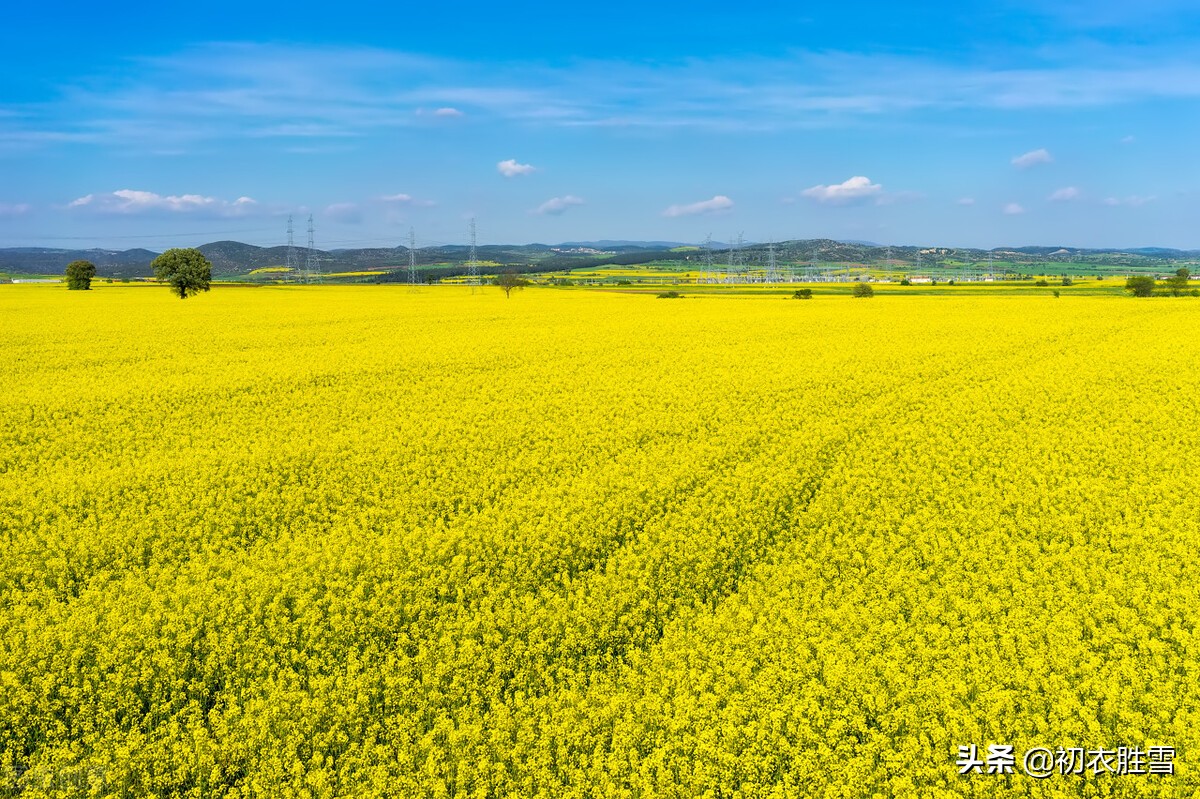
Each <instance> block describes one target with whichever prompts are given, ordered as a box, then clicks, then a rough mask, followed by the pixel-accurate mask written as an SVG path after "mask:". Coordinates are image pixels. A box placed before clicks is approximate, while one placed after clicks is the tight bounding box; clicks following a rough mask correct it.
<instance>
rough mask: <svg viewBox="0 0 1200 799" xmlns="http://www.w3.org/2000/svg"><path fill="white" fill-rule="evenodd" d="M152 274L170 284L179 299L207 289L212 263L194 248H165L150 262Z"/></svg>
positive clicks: (210, 278)
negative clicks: (165, 249) (164, 250)
mask: <svg viewBox="0 0 1200 799" xmlns="http://www.w3.org/2000/svg"><path fill="white" fill-rule="evenodd" d="M150 266H151V267H152V268H153V269H154V276H155V277H156V278H158V279H159V280H160V281H162V282H164V283H169V284H170V285H171V290H172V291H173V292H175V293H176V294H178V295H179V299H181V300H183V299H187V298H188V297H190V296H192V295H193V294H198V293H200V292H201V291H208V288H209V285H208V284H209V282H210V281H211V280H212V264H211V263H209V262H208V259H207V258H205V257H204V253H202V252H200V251H199V250H196V249H173V250H167V251H166V252H164V253H163V254H162V255H160V256H158V257H157V258H155V259H154V261H153V262H152V263H151V264H150Z"/></svg>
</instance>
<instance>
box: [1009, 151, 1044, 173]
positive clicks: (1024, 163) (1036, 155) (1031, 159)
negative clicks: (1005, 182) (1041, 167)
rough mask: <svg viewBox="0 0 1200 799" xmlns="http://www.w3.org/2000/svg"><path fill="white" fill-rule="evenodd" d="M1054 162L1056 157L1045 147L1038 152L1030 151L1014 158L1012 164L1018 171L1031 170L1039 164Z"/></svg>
mask: <svg viewBox="0 0 1200 799" xmlns="http://www.w3.org/2000/svg"><path fill="white" fill-rule="evenodd" d="M1053 161H1054V157H1053V156H1052V155H1050V151H1049V150H1047V149H1046V148H1044V147H1043V148H1041V149H1038V150H1030V151H1029V152H1027V153H1024V154H1022V155H1018V156H1014V157H1013V159H1012V164H1013V166H1015V167H1016V168H1017V169H1029V168H1030V167H1035V166H1037V165H1038V164H1049V163H1052V162H1053Z"/></svg>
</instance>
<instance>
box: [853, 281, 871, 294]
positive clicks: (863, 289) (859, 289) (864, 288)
mask: <svg viewBox="0 0 1200 799" xmlns="http://www.w3.org/2000/svg"><path fill="white" fill-rule="evenodd" d="M854 296H855V297H874V296H875V289H873V288H871V284H870V283H855V284H854Z"/></svg>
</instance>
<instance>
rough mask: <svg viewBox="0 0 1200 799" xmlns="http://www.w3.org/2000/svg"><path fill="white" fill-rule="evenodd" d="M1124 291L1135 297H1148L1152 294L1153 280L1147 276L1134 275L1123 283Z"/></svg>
mask: <svg viewBox="0 0 1200 799" xmlns="http://www.w3.org/2000/svg"><path fill="white" fill-rule="evenodd" d="M1125 290H1126V291H1128V292H1130V293H1132V294H1133V296H1135V297H1149V296H1152V295H1153V294H1154V278H1152V277H1151V276H1149V275H1134V276H1133V277H1131V278H1129V279H1128V280H1126V281H1125Z"/></svg>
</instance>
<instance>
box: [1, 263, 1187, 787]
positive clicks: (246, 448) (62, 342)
mask: <svg viewBox="0 0 1200 799" xmlns="http://www.w3.org/2000/svg"><path fill="white" fill-rule="evenodd" d="M0 320H3V325H4V343H3V346H2V347H0V540H2V542H3V556H2V557H0V687H2V688H3V690H2V691H0V794H5V795H19V796H22V797H48V796H85V795H95V796H149V795H154V796H192V797H209V796H221V797H277V796H287V797H333V796H356V797H390V796H430V797H439V796H440V797H451V796H454V797H481V798H482V797H513V798H515V797H599V796H605V797H607V796H615V797H630V798H631V799H632V798H633V797H699V796H706V797H791V796H814V797H845V799H852V798H856V797H875V796H878V797H939V798H946V799H948V798H949V797H959V796H972V797H1006V796H1029V797H1060V796H1061V797H1108V796H1114V797H1116V796H1161V797H1177V796H1187V795H1191V794H1192V793H1194V792H1196V791H1198V790H1200V772H1198V771H1197V769H1198V768H1200V637H1198V634H1197V629H1196V627H1197V623H1198V622H1200V469H1198V468H1197V465H1198V464H1200V437H1198V436H1197V435H1196V421H1197V418H1198V417H1200V401H1198V397H1200V366H1197V361H1196V357H1195V345H1196V342H1197V341H1200V336H1198V335H1197V333H1198V322H1200V305H1197V303H1196V302H1194V301H1192V300H1190V299H1189V298H1179V299H1170V298H1161V299H1150V300H1144V301H1139V300H1133V299H1130V298H1126V297H1121V296H1103V295H1083V294H1080V295H1072V294H1071V293H1070V292H1069V291H1067V290H1064V291H1063V296H1062V297H1061V298H1053V297H1051V296H1048V295H1047V294H1046V292H1045V291H1042V292H1039V293H1037V294H1029V295H1021V294H1017V293H1013V294H1008V293H1004V294H999V293H998V294H995V295H988V294H987V293H978V294H970V295H967V294H963V295H953V294H945V295H941V294H936V293H930V294H922V295H912V296H903V295H900V294H897V293H888V292H881V293H880V294H879V296H876V297H875V298H873V299H868V300H857V299H852V298H850V297H848V296H843V295H838V296H821V295H818V296H817V297H816V298H815V299H813V300H811V301H798V300H790V299H785V298H783V297H781V296H778V295H775V296H771V295H766V294H763V295H757V296H756V295H743V296H730V295H723V294H722V293H720V292H719V291H712V292H710V293H706V294H704V295H703V296H694V297H685V298H683V299H678V300H659V299H656V298H654V297H653V296H652V295H646V294H629V293H615V292H614V293H607V292H603V291H584V290H580V289H575V290H564V291H559V290H554V289H545V288H531V289H526V290H524V291H514V292H513V294H512V297H511V298H508V299H506V298H505V296H504V295H503V293H502V292H501V291H500V290H499V289H496V288H484V289H477V290H475V291H472V290H470V289H468V288H465V287H433V288H422V289H420V290H416V291H414V290H411V289H409V288H407V287H398V286H397V287H392V286H380V287H367V286H362V287H355V286H341V287H338V286H302V287H301V286H296V287H260V288H233V287H221V286H217V287H215V288H214V290H213V291H212V292H211V293H209V294H205V295H201V296H199V297H196V298H193V299H189V300H187V301H182V302H181V301H179V300H177V299H173V298H172V297H170V296H169V294H168V293H167V291H166V290H165V289H162V288H155V287H140V286H130V287H121V286H100V287H98V288H97V290H95V291H91V292H67V291H65V290H63V289H62V288H61V287H57V286H0ZM993 744H1003V745H1012V746H1013V747H1014V750H1015V751H1016V752H1017V753H1018V766H1019V765H1020V755H1019V753H1021V752H1024V751H1027V750H1029V749H1031V748H1034V747H1047V748H1049V749H1052V750H1053V749H1057V748H1058V747H1063V748H1072V747H1083V748H1087V749H1090V750H1094V749H1111V750H1116V749H1117V748H1118V747H1139V748H1140V749H1142V750H1148V749H1149V748H1150V747H1155V746H1167V747H1174V749H1175V757H1174V767H1175V774H1174V775H1172V776H1160V775H1144V776H1136V775H1116V774H1112V773H1104V772H1102V773H1098V774H1097V773H1094V772H1093V771H1092V770H1091V769H1088V770H1087V772H1086V773H1085V774H1082V775H1080V774H1057V773H1056V774H1052V775H1051V776H1049V777H1048V778H1046V779H1040V780H1039V779H1035V778H1033V777H1030V776H1028V775H1026V774H1024V773H1021V771H1020V769H1019V768H1018V770H1017V772H1016V773H1013V774H986V773H972V774H967V775H960V774H959V770H960V769H959V765H958V763H957V761H958V759H959V747H961V746H969V745H977V746H978V747H979V751H980V757H983V756H984V754H985V753H986V750H987V747H988V746H989V745H993Z"/></svg>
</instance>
